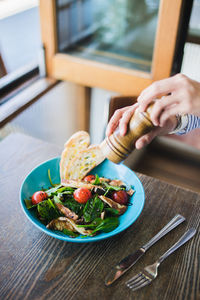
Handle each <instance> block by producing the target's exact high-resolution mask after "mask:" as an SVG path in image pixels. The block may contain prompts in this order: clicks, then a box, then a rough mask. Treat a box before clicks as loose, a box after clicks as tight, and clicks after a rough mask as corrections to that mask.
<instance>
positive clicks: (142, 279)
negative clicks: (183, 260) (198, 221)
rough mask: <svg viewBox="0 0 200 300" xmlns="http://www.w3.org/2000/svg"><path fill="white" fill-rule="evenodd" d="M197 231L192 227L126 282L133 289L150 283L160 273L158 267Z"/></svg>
mask: <svg viewBox="0 0 200 300" xmlns="http://www.w3.org/2000/svg"><path fill="white" fill-rule="evenodd" d="M195 233H196V229H194V228H190V229H189V230H188V231H186V232H185V233H184V234H183V235H182V237H181V238H180V239H179V240H178V241H177V242H176V243H175V244H174V245H173V246H172V247H171V248H170V249H169V250H167V252H165V253H164V254H163V255H162V256H161V257H159V259H158V260H157V261H156V262H155V263H154V264H152V265H150V266H147V267H146V268H144V270H143V271H142V272H140V273H138V274H137V275H135V276H134V277H132V278H131V279H129V280H128V281H127V282H126V283H125V284H126V285H127V287H129V288H130V289H131V290H132V291H136V290H138V289H140V288H142V287H144V286H146V285H148V284H150V283H151V282H152V281H153V280H154V279H155V278H156V277H157V275H158V267H159V265H160V264H161V263H162V262H163V260H164V259H166V258H167V257H168V256H169V255H170V254H172V253H173V252H174V251H176V250H177V249H178V248H179V247H181V246H182V245H183V244H185V243H186V242H187V241H189V239H191V238H192V237H193V236H194V235H195Z"/></svg>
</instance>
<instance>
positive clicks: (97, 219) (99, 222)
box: [77, 218, 103, 229]
mask: <svg viewBox="0 0 200 300" xmlns="http://www.w3.org/2000/svg"><path fill="white" fill-rule="evenodd" d="M102 221H103V220H102V219H101V218H96V219H94V220H93V221H92V222H91V223H90V224H85V225H77V227H84V228H87V227H89V228H91V229H95V228H96V227H97V226H98V225H100V224H101V223H102Z"/></svg>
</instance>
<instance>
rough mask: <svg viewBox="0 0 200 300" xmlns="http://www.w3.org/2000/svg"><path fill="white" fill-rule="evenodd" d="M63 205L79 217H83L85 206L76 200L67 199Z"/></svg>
mask: <svg viewBox="0 0 200 300" xmlns="http://www.w3.org/2000/svg"><path fill="white" fill-rule="evenodd" d="M63 205H64V206H66V207H68V208H69V209H70V210H71V211H73V212H75V214H77V215H78V216H79V217H80V216H82V215H83V208H84V204H81V203H78V202H77V201H76V200H74V198H70V199H66V200H65V201H64V202H63Z"/></svg>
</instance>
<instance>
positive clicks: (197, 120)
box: [176, 115, 200, 135]
mask: <svg viewBox="0 0 200 300" xmlns="http://www.w3.org/2000/svg"><path fill="white" fill-rule="evenodd" d="M196 128H200V117H197V116H195V115H188V124H187V126H186V127H185V128H184V129H182V130H181V131H178V132H177V133H176V134H177V135H182V134H186V133H188V132H190V131H191V130H193V129H196Z"/></svg>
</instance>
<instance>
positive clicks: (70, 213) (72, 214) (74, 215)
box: [56, 203, 78, 221]
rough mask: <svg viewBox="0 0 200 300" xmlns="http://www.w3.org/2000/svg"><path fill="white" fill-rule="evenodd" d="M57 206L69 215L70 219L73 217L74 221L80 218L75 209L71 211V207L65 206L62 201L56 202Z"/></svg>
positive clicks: (64, 213)
mask: <svg viewBox="0 0 200 300" xmlns="http://www.w3.org/2000/svg"><path fill="white" fill-rule="evenodd" d="M56 206H57V208H58V210H59V211H60V212H61V213H62V214H63V215H65V216H66V217H68V218H69V219H72V220H74V221H76V220H77V219H78V215H77V214H75V213H74V212H73V211H71V210H70V209H69V208H67V207H65V206H64V205H62V204H61V203H56Z"/></svg>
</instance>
